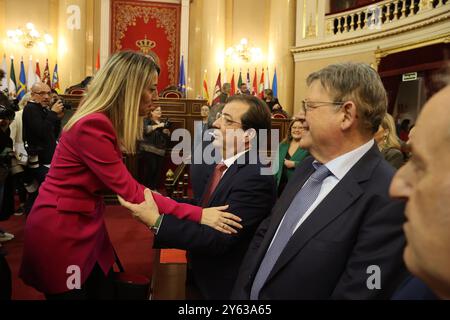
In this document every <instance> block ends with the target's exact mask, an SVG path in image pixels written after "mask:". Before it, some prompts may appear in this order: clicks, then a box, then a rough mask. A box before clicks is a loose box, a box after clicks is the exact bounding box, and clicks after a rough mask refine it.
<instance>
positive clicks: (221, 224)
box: [200, 205, 242, 234]
mask: <svg viewBox="0 0 450 320" xmlns="http://www.w3.org/2000/svg"><path fill="white" fill-rule="evenodd" d="M226 209H228V205H226V206H221V207H211V208H205V209H203V211H202V219H201V220H200V223H201V224H205V225H207V226H210V227H211V228H214V229H216V230H218V231H220V232H223V233H227V234H231V233H237V230H236V229H235V228H238V229H242V225H241V224H239V223H238V222H241V221H242V219H241V218H239V217H238V216H236V215H234V214H232V213H229V212H225V210H226Z"/></svg>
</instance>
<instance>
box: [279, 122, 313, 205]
mask: <svg viewBox="0 0 450 320" xmlns="http://www.w3.org/2000/svg"><path fill="white" fill-rule="evenodd" d="M302 132H303V124H302V121H301V120H298V119H296V120H293V121H292V122H291V123H290V124H289V129H288V134H287V137H285V139H284V140H283V141H282V142H281V143H280V146H279V150H278V161H279V165H278V171H277V173H276V175H275V179H276V182H277V187H278V196H280V195H281V193H282V192H283V190H284V187H285V186H286V184H287V182H288V180H289V179H290V178H291V177H292V174H293V173H294V171H295V168H296V167H297V166H298V165H299V164H300V162H301V161H303V159H305V158H306V157H307V156H308V155H309V153H308V151H306V150H304V149H302V148H300V139H301V138H302Z"/></svg>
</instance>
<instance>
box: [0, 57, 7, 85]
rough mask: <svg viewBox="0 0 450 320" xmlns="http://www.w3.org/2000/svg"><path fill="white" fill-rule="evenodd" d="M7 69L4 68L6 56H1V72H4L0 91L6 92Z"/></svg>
mask: <svg viewBox="0 0 450 320" xmlns="http://www.w3.org/2000/svg"><path fill="white" fill-rule="evenodd" d="M7 68H8V67H7V66H6V54H3V61H2V70H3V71H4V72H5V77H4V78H3V79H2V82H1V83H0V91H3V92H8V71H7V70H6V69H7Z"/></svg>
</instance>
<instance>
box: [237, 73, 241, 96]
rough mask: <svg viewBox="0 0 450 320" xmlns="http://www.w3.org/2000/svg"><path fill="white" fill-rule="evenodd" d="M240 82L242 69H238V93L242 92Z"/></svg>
mask: <svg viewBox="0 0 450 320" xmlns="http://www.w3.org/2000/svg"><path fill="white" fill-rule="evenodd" d="M241 84H242V70H239V79H238V90H237V92H238V93H242V92H241Z"/></svg>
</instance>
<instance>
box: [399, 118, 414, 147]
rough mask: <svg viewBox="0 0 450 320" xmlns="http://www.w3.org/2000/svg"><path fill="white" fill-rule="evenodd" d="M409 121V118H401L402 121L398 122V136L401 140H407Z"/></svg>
mask: <svg viewBox="0 0 450 320" xmlns="http://www.w3.org/2000/svg"><path fill="white" fill-rule="evenodd" d="M410 123H411V120H409V119H403V120H402V122H401V123H400V128H399V133H398V137H399V138H400V139H401V140H402V141H405V142H406V141H408V134H409V125H410Z"/></svg>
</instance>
